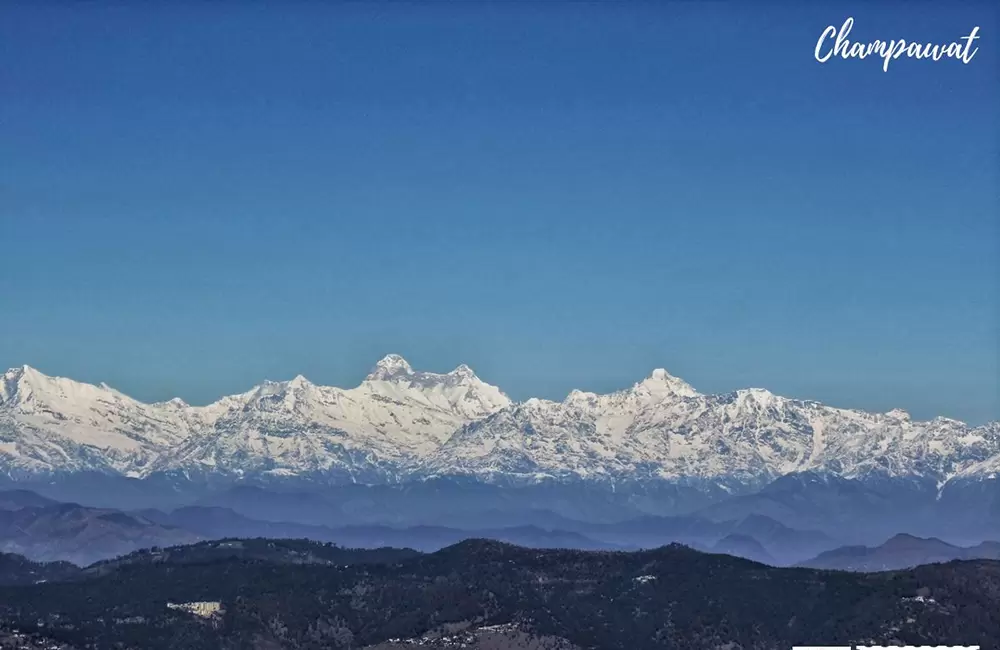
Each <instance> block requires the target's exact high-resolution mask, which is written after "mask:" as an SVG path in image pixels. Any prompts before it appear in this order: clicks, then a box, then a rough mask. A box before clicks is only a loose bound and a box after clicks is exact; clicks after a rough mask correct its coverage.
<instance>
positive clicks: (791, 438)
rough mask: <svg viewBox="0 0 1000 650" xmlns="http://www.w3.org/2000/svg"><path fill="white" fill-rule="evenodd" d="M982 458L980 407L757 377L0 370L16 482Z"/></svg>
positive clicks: (842, 468)
mask: <svg viewBox="0 0 1000 650" xmlns="http://www.w3.org/2000/svg"><path fill="white" fill-rule="evenodd" d="M997 468H1000V424H998V423H991V424H987V425H983V426H978V427H975V426H969V425H966V424H963V423H961V422H957V421H954V420H948V419H944V418H937V419H935V420H931V421H929V422H916V421H913V420H911V418H910V417H909V416H908V415H907V414H906V413H905V412H903V411H899V410H894V411H890V412H888V413H866V412H862V411H856V410H847V409H839V408H834V407H829V406H825V405H822V404H819V403H817V402H811V401H805V400H796V399H788V398H784V397H780V396H777V395H774V394H772V393H770V392H768V391H766V390H763V389H757V388H754V389H747V390H739V391H736V392H733V393H726V394H722V395H703V394H701V393H698V392H697V391H696V390H694V389H693V388H692V387H691V386H689V385H688V384H686V383H685V382H684V381H682V380H680V379H678V378H676V377H673V376H671V375H670V374H669V373H667V372H666V371H664V370H662V369H661V370H656V371H654V372H653V373H652V374H651V375H650V376H649V377H647V378H646V379H644V380H642V381H640V382H638V383H636V384H635V385H634V386H632V387H631V388H628V389H625V390H622V391H618V392H616V393H612V394H609V395H597V394H593V393H586V392H582V391H573V392H572V393H571V394H570V395H569V396H568V397H567V398H566V399H565V400H564V401H562V402H553V401H547V400H540V399H529V400H527V401H525V402H521V403H512V402H511V401H510V400H509V399H508V398H507V397H506V396H505V395H504V394H503V393H502V392H501V391H500V390H499V389H498V388H496V387H495V386H491V385H490V384H487V383H485V382H483V381H482V380H480V379H479V378H478V377H477V376H476V375H475V373H473V372H472V370H471V369H469V368H468V367H467V366H464V365H463V366H459V367H458V368H456V369H455V370H453V371H451V372H449V373H444V374H436V373H428V372H419V371H415V370H413V369H412V368H411V367H410V365H409V364H408V363H407V362H406V361H405V360H403V359H402V358H401V357H399V356H397V355H389V356H387V357H385V358H384V359H382V360H381V361H380V362H379V363H378V364H377V365H376V366H375V368H374V369H373V370H372V372H371V373H370V374H369V375H368V377H367V378H366V379H365V380H364V381H363V382H362V383H361V385H359V386H357V387H356V388H352V389H347V390H345V389H340V388H332V387H325V386H317V385H315V384H312V383H311V382H309V381H308V380H306V379H305V378H304V377H301V376H300V377H296V378H295V379H293V380H291V381H285V382H265V383H264V384H261V385H260V386H257V387H255V388H253V389H251V390H250V391H247V392H246V393H243V394H240V395H233V396H229V397H224V398H222V399H220V400H219V401H217V402H215V403H213V404H210V405H208V406H189V405H187V404H185V403H184V402H182V401H180V400H171V401H168V402H162V403H157V404H143V403H141V402H138V401H136V400H134V399H131V398H129V397H128V396H126V395H123V394H122V393H119V392H117V391H115V390H114V389H112V388H110V387H108V386H106V385H103V384H102V385H100V386H92V385H89V384H81V383H78V382H74V381H72V380H69V379H62V378H53V377H48V376H46V375H44V374H42V373H40V372H38V371H36V370H34V369H32V368H29V367H27V366H26V367H22V368H16V369H12V370H10V371H8V372H6V373H5V374H4V375H3V376H2V378H0V471H2V473H3V474H6V475H7V476H8V477H10V478H12V479H18V480H25V479H31V478H32V477H44V476H48V477H61V476H65V475H66V474H67V473H70V474H72V473H80V472H87V471H90V472H97V473H103V474H110V475H121V476H133V477H145V478H150V477H154V476H157V475H163V476H168V477H172V479H171V480H174V481H180V480H184V481H207V482H212V481H220V480H230V481H235V480H244V481H245V480H248V479H255V480H264V481H279V482H282V481H283V482H288V481H293V482H294V481H302V480H308V481H321V482H324V483H326V484H336V483H385V482H387V483H394V482H399V481H404V480H411V479H421V478H426V477H428V476H466V477H471V478H473V479H475V480H478V481H486V482H494V483H498V484H503V485H508V484H518V483H537V482H539V481H549V480H570V481H590V482H598V483H602V484H606V485H611V484H617V483H619V482H621V481H644V480H645V481H648V480H657V481H667V482H672V483H674V484H677V485H680V486H688V487H690V488H691V489H694V490H696V491H703V492H704V491H712V490H716V493H715V494H714V496H713V499H715V500H718V498H721V497H723V496H725V495H726V494H733V495H738V494H746V493H749V492H752V491H754V490H756V489H758V488H760V487H763V486H764V485H766V484H767V483H769V482H771V481H773V480H774V479H777V478H779V477H782V476H786V475H793V474H797V473H802V472H813V473H815V474H818V475H823V476H832V477H840V478H844V479H863V480H864V481H865V482H876V483H877V482H879V481H883V480H899V479H902V480H909V479H917V480H919V481H924V482H926V483H927V484H930V485H933V486H935V488H934V489H935V490H937V489H939V488H938V486H940V485H945V488H946V487H947V482H948V481H949V480H950V479H954V480H962V481H969V480H973V481H975V480H982V479H989V478H990V477H992V476H994V475H995V474H996V470H997ZM718 490H724V491H728V492H725V493H719V492H718ZM717 497H718V498H717ZM745 514H749V513H745ZM759 514H768V513H766V512H764V513H759ZM776 518H779V519H780V517H776Z"/></svg>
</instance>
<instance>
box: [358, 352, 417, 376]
mask: <svg viewBox="0 0 1000 650" xmlns="http://www.w3.org/2000/svg"><path fill="white" fill-rule="evenodd" d="M412 374H413V368H411V367H410V364H409V363H408V362H407V361H406V359H404V358H403V357H401V356H399V355H398V354H387V355H385V356H384V357H382V359H381V360H380V361H379V362H378V363H376V364H375V367H374V368H372V371H371V372H370V373H368V377H367V380H368V381H392V380H393V379H397V378H399V377H408V376H410V375H412Z"/></svg>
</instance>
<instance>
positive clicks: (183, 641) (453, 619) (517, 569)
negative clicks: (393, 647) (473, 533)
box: [0, 540, 1000, 650]
mask: <svg viewBox="0 0 1000 650" xmlns="http://www.w3.org/2000/svg"><path fill="white" fill-rule="evenodd" d="M306 544H308V543H306ZM384 559H385V561H384V562H383V563H362V564H350V565H346V564H325V563H319V564H301V563H288V562H283V561H282V562H274V561H267V560H266V559H261V558H260V557H253V558H240V557H226V558H224V559H220V558H211V557H208V558H207V559H206V561H204V562H194V561H180V562H173V561H170V560H169V559H167V560H163V561H158V562H145V561H133V562H121V563H118V564H117V565H114V566H112V565H106V566H107V568H108V570H105V571H102V572H101V574H100V575H97V576H91V577H80V576H77V577H76V578H75V579H71V580H68V581H65V582H49V583H42V584H34V585H25V586H7V587H3V588H0V619H2V621H3V623H5V624H6V625H9V626H13V627H16V628H18V629H21V630H24V631H30V630H31V629H33V626H35V625H36V624H38V623H43V624H44V631H45V634H46V635H47V636H48V637H50V638H52V639H55V640H57V641H61V642H66V643H71V644H73V645H76V646H84V645H90V646H91V647H95V648H112V647H116V648H136V649H138V648H144V649H150V650H153V649H157V648H164V649H166V648H170V649H172V650H173V649H176V648H182V647H183V648H191V649H198V648H206V649H207V648H232V649H236V648H261V649H263V648H311V649H316V650H319V649H320V648H363V647H366V646H372V645H375V644H382V646H383V647H390V646H387V645H385V644H386V643H390V642H391V643H398V642H402V641H405V640H414V639H421V638H429V637H428V636H427V635H428V633H430V634H431V635H432V636H433V634H435V633H437V632H440V631H441V630H442V629H445V628H443V627H442V626H444V625H445V624H455V625H457V626H458V627H463V626H464V627H465V628H466V629H472V630H475V629H476V628H482V627H484V626H497V625H506V624H515V625H516V627H517V629H519V630H522V631H524V632H519V633H518V634H520V635H521V636H517V635H515V637H514V638H519V639H520V641H517V643H520V642H521V641H523V640H524V636H523V634H527V635H528V636H529V638H531V639H536V640H537V639H550V640H551V639H556V640H558V643H559V644H563V645H564V646H565V647H570V646H578V647H586V648H601V649H609V650H611V649H621V650H633V649H640V648H686V649H690V650H703V649H704V650H708V649H710V648H711V649H713V650H717V649H718V648H732V649H741V650H764V649H768V650H769V649H772V648H788V647H791V645H793V644H833V643H841V644H847V643H866V642H878V643H884V644H887V643H891V642H904V643H909V644H979V645H981V646H982V647H983V648H984V649H987V648H991V647H998V646H997V645H996V642H995V641H994V640H996V639H1000V564H998V563H996V562H990V561H977V562H954V563H950V564H945V565H934V566H926V567H920V568H917V569H915V570H911V571H904V572H895V573H883V574H867V575H866V574H851V573H842V572H827V571H817V570H812V569H776V568H772V567H767V566H764V565H761V564H756V563H753V562H750V561H747V560H742V559H738V558H733V557H729V556H724V555H714V554H705V553H701V552H698V551H694V550H691V549H689V548H686V547H682V546H676V545H675V546H668V547H663V548H660V549H656V550H653V551H645V552H638V553H622V552H583V551H554V550H529V549H524V548H519V547H514V546H510V545H506V544H501V543H496V542H488V541H482V540H473V541H468V542H463V543H460V544H457V545H455V546H452V547H449V548H446V549H444V550H441V551H439V552H437V553H432V554H427V555H413V556H411V557H392V556H386V557H385V558H384ZM455 625H451V628H452V629H455ZM991 643H992V644H993V645H992V646H991ZM565 644H569V645H565ZM727 644H728V645H727ZM425 645H426V643H425ZM536 645H537V644H536ZM472 647H477V646H475V645H474V646H472ZM484 647H485V646H484ZM494 647H496V646H494ZM511 647H513V646H511ZM538 647H541V646H538Z"/></svg>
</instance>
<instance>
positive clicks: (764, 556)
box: [712, 533, 777, 566]
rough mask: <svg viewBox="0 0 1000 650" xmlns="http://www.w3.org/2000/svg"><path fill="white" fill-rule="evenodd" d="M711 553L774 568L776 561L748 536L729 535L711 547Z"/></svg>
mask: <svg viewBox="0 0 1000 650" xmlns="http://www.w3.org/2000/svg"><path fill="white" fill-rule="evenodd" d="M712 552H713V553H725V554H726V555H732V556H734V557H742V558H746V559H748V560H753V561H754V562H760V563H761V564H770V565H772V566H774V565H775V564H777V561H776V560H775V559H774V558H773V557H771V554H770V553H768V552H767V549H765V548H764V547H763V546H762V545H761V543H760V542H758V541H757V540H756V539H754V538H753V537H750V536H749V535H740V534H738V533H731V534H729V535H726V536H725V537H723V538H722V539H720V540H719V541H718V542H716V543H715V546H713V547H712Z"/></svg>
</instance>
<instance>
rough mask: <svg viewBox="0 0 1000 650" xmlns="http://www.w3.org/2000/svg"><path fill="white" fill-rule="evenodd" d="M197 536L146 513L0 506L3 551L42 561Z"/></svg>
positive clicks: (90, 557) (88, 558)
mask: <svg viewBox="0 0 1000 650" xmlns="http://www.w3.org/2000/svg"><path fill="white" fill-rule="evenodd" d="M198 539H200V537H199V536H198V535H196V534H194V533H191V532H188V531H185V530H181V529H178V528H173V527H167V526H162V525H160V524H157V523H155V522H153V521H150V520H148V519H145V518H142V517H137V516H133V515H128V514H125V513H123V512H120V511H117V510H108V509H99V508H86V507H83V506H80V505H77V504H75V503H58V504H55V505H48V506H42V507H26V508H21V509H19V510H0V551H3V552H7V553H19V554H22V555H25V556H27V557H30V558H31V559H33V560H39V561H50V560H67V561H70V562H73V563H75V564H79V565H85V564H90V563H91V562H94V561H96V560H99V559H102V558H107V557H114V556H116V555H121V554H123V553H128V552H130V551H133V550H135V549H138V548H146V547H150V546H165V545H176V544H186V543H190V542H194V541H197V540H198Z"/></svg>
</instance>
